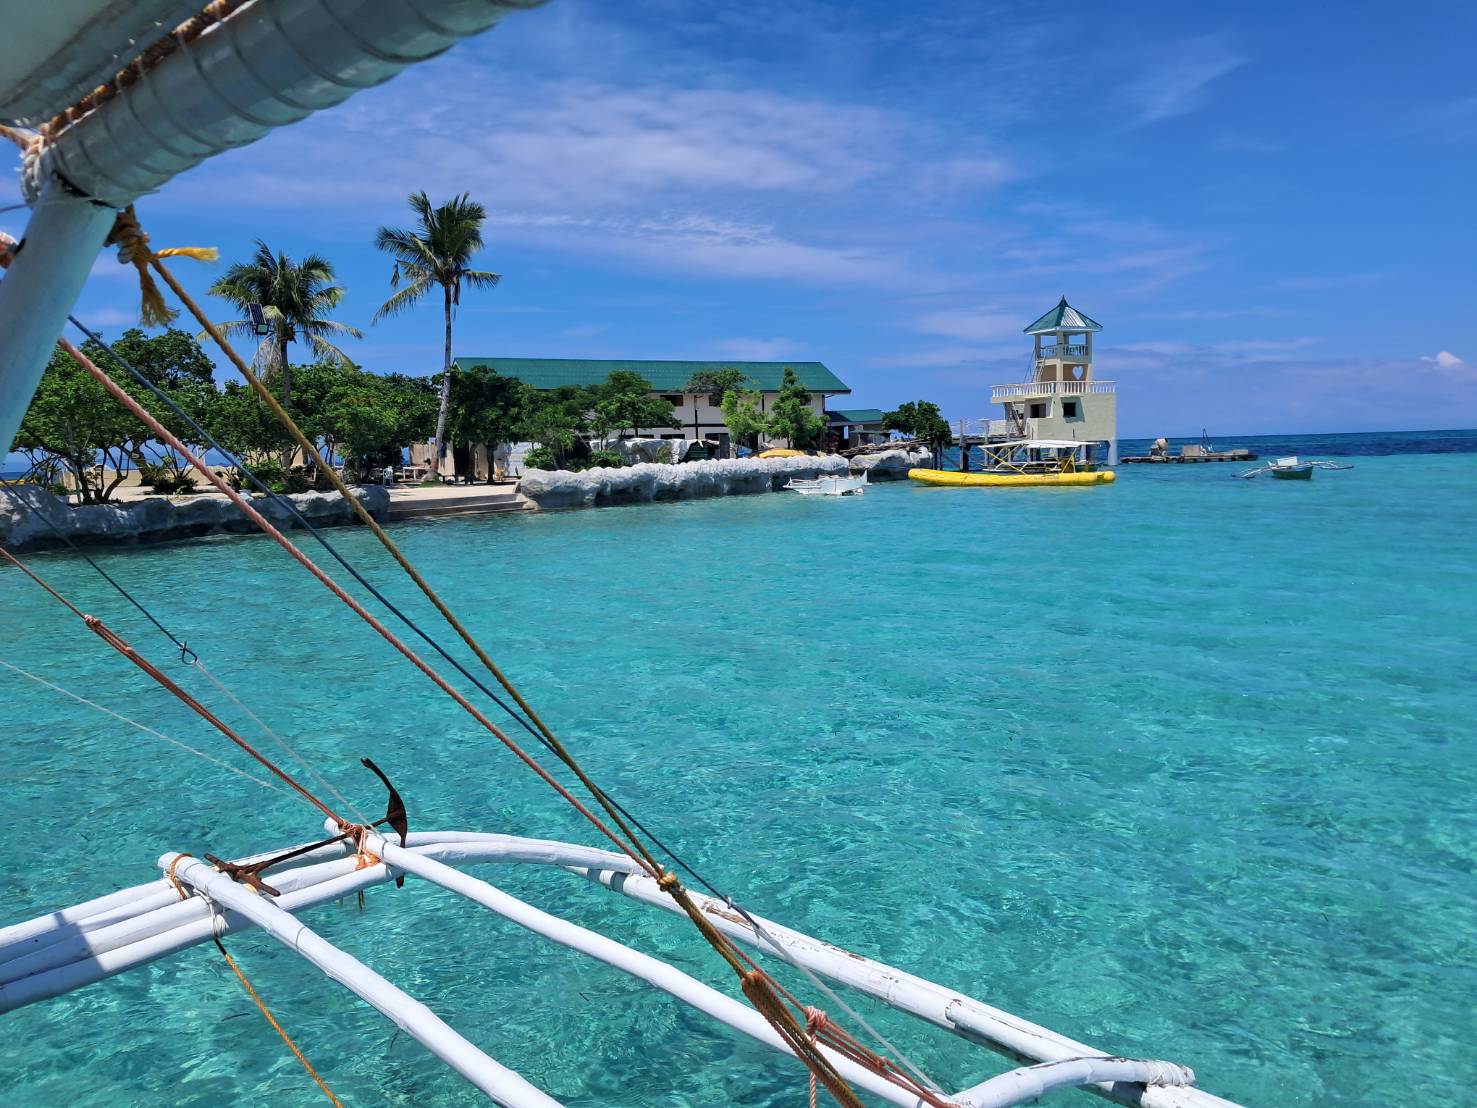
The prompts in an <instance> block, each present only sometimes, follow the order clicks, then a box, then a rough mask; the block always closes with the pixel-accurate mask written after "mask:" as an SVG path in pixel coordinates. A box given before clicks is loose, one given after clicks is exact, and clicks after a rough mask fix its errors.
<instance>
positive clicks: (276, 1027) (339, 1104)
mask: <svg viewBox="0 0 1477 1108" xmlns="http://www.w3.org/2000/svg"><path fill="white" fill-rule="evenodd" d="M215 948H216V949H217V950H219V951H220V952H221V957H223V958H225V960H226V965H228V966H230V967H231V972H233V973H234V974H235V975H236V979H237V980H238V981H240V982H241V984H242V985H244V986H246V991H247V992H248V993H250V994H251V999H252V1000H254V1001H256V1006H257V1007H258V1008H260V1009H261V1013H262V1015H264V1016H266V1017H267V1022H268V1023H270V1024H271V1025H272V1030H273V1031H275V1032H277V1034H279V1035H281V1036H282V1041H283V1042H284V1043H286V1044H287V1049H288V1050H290V1051H292V1053H293V1054H294V1055H296V1056H297V1060H298V1061H299V1062H301V1063H302V1064H303V1069H305V1070H307V1071H308V1076H310V1077H311V1078H312V1079H313V1080H314V1081H316V1082H318V1088H320V1089H322V1090H323V1095H324V1096H326V1097H327V1098H328V1099H329V1100H331V1101H333V1103H334V1108H344V1102H343V1101H341V1100H340V1099H339V1098H338V1097H336V1096H334V1095H333V1090H332V1089H330V1088H329V1087H328V1083H327V1082H326V1081H324V1080H323V1078H322V1077H320V1076H319V1075H318V1071H317V1070H315V1069H314V1068H313V1063H311V1062H309V1061H308V1059H307V1058H306V1057H304V1056H303V1052H302V1051H301V1050H299V1049H298V1048H297V1044H296V1043H295V1042H293V1041H292V1039H291V1037H290V1036H289V1035H288V1034H287V1032H286V1031H284V1030H282V1025H281V1024H280V1023H278V1022H277V1020H276V1018H275V1017H274V1016H273V1015H272V1013H271V1012H269V1011H268V1010H267V1006H266V1005H265V1004H264V1003H262V998H261V996H260V995H259V994H258V993H257V991H256V990H255V989H254V988H252V987H251V982H250V981H248V980H246V974H244V973H242V972H241V967H240V966H238V965H237V964H236V959H234V958H232V957H231V955H230V952H229V951H227V950H226V948H225V947H224V946H222V945H221V941H220V940H219V939H216V940H215Z"/></svg>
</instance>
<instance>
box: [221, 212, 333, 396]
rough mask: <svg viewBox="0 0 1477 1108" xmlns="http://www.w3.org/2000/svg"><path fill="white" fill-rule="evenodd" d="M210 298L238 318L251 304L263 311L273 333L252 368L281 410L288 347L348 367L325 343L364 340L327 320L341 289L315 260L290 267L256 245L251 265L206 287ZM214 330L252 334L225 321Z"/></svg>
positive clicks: (248, 326)
mask: <svg viewBox="0 0 1477 1108" xmlns="http://www.w3.org/2000/svg"><path fill="white" fill-rule="evenodd" d="M210 293H211V295H212V296H219V297H220V298H221V299H222V300H226V301H229V302H230V303H231V304H233V305H235V307H237V308H239V309H240V310H241V311H242V312H246V311H247V310H248V309H249V308H250V306H251V305H252V304H260V305H261V307H262V314H263V315H264V316H265V317H266V321H267V324H268V325H269V326H270V327H271V333H270V334H268V335H267V336H266V337H264V338H263V339H262V341H261V345H260V346H259V347H258V348H257V353H256V359H255V362H256V366H257V367H258V368H260V369H261V370H262V371H263V372H264V373H265V374H266V375H267V377H268V378H269V379H275V383H276V384H277V385H278V388H277V395H278V397H279V398H280V399H281V401H282V403H283V404H284V405H285V404H288V403H289V402H290V401H291V400H292V368H291V366H289V364H288V361H287V347H288V344H290V343H293V342H306V343H307V345H308V346H309V347H310V348H311V349H312V350H313V352H314V353H315V354H317V355H319V356H320V358H327V359H330V360H333V361H338V362H348V361H349V356H348V355H347V354H345V353H344V352H343V351H342V350H340V349H339V348H338V347H337V346H335V345H334V344H333V343H331V342H329V341H328V336H330V335H332V336H335V337H337V336H340V335H352V336H353V337H354V338H356V339H357V338H360V337H362V336H361V333H360V332H359V330H358V329H357V328H354V327H350V326H349V325H348V324H347V323H338V322H335V321H334V320H331V319H329V318H328V314H329V313H330V312H332V311H333V309H335V308H337V307H338V305H339V302H340V301H341V300H343V298H344V289H343V286H342V285H337V284H334V273H333V266H332V265H331V264H330V263H329V262H328V260H327V259H325V258H323V257H321V256H319V255H317V254H309V255H308V256H307V257H306V258H304V259H303V260H302V261H301V262H294V261H293V260H292V259H291V258H289V257H288V256H287V255H286V254H284V253H282V252H281V251H278V252H276V253H273V252H272V249H271V247H269V246H268V245H267V244H266V243H265V242H263V241H262V240H261V239H257V240H256V253H255V254H253V255H252V258H251V261H249V262H237V263H235V264H234V265H232V266H231V267H230V268H229V269H227V270H226V275H225V276H224V277H222V278H221V279H220V280H219V281H217V282H216V283H215V284H213V285H211V286H210ZM217 326H218V327H220V328H221V329H222V330H223V331H224V332H225V333H226V334H227V335H255V333H256V331H255V328H254V326H253V324H252V322H251V320H250V319H232V320H227V321H226V322H224V323H220V324H217Z"/></svg>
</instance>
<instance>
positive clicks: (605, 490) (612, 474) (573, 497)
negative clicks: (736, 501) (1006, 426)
mask: <svg viewBox="0 0 1477 1108" xmlns="http://www.w3.org/2000/svg"><path fill="white" fill-rule="evenodd" d="M858 462H862V463H867V464H863V465H860V466H858V465H857V463H858ZM917 464H919V462H918V461H917V460H915V457H914V456H911V455H909V454H908V453H907V452H906V451H902V450H889V451H888V452H887V453H885V454H878V455H873V456H871V457H868V458H856V459H852V460H851V462H850V463H849V464H848V461H847V459H845V458H842V457H839V456H838V455H823V456H820V457H803V458H732V459H728V460H724V461H713V462H688V463H686V464H683V465H652V464H643V465H634V466H627V467H625V468H624V469H587V470H585V471H583V472H581V473H571V472H569V471H568V470H563V469H560V470H543V469H530V470H528V471H526V472H525V473H524V474H523V479H522V480H521V481H519V482H518V491H519V492H520V493H521V494H522V495H523V496H525V497H527V498H528V499H529V500H530V501H532V502H533V504H534V506H535V507H537V508H540V509H545V510H548V509H554V508H595V507H604V506H606V505H611V504H645V503H650V502H651V501H656V500H698V499H701V498H704V497H709V496H739V495H745V494H750V493H760V492H776V491H778V490H780V489H783V488H784V487H785V485H786V483H788V482H789V480H790V479H791V478H792V477H800V478H812V477H821V476H826V475H839V474H845V473H848V472H861V471H863V470H865V471H866V472H867V473H868V477H869V479H870V480H874V481H885V480H897V479H900V478H903V477H906V476H907V472H908V469H909V467H911V466H914V465H917Z"/></svg>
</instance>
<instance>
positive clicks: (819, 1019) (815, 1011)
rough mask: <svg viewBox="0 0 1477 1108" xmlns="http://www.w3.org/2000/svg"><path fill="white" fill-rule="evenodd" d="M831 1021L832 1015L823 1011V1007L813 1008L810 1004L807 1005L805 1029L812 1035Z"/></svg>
mask: <svg viewBox="0 0 1477 1108" xmlns="http://www.w3.org/2000/svg"><path fill="white" fill-rule="evenodd" d="M830 1022H831V1021H830V1017H829V1016H827V1015H826V1013H825V1012H823V1011H822V1010H821V1009H819V1008H812V1007H810V1006H809V1005H807V1006H806V1009H805V1030H806V1031H807V1032H808V1033H809V1034H810V1035H812V1036H814V1035H815V1034H816V1032H818V1031H819V1030H820V1029H821V1028H823V1027H825V1026H826V1024H828V1023H830Z"/></svg>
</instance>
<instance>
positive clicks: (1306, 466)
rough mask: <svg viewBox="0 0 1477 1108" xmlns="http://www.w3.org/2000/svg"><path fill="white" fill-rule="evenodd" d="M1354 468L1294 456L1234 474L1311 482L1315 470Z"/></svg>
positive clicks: (1340, 463) (1342, 464)
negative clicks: (1265, 475)
mask: <svg viewBox="0 0 1477 1108" xmlns="http://www.w3.org/2000/svg"><path fill="white" fill-rule="evenodd" d="M1353 468H1354V467H1353V466H1351V465H1348V464H1347V463H1344V462H1328V461H1324V460H1322V459H1319V458H1313V459H1306V460H1304V459H1302V458H1299V457H1298V456H1297V455H1296V454H1292V455H1289V456H1288V457H1286V458H1278V459H1276V460H1275V461H1271V462H1268V463H1267V464H1266V465H1264V466H1257V467H1256V469H1248V470H1247V471H1246V472H1245V473H1238V474H1236V476H1237V477H1260V476H1261V475H1262V474H1264V473H1270V474H1271V475H1272V476H1273V477H1275V478H1276V479H1277V480H1279V481H1311V480H1312V479H1313V471H1314V470H1315V469H1353Z"/></svg>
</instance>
